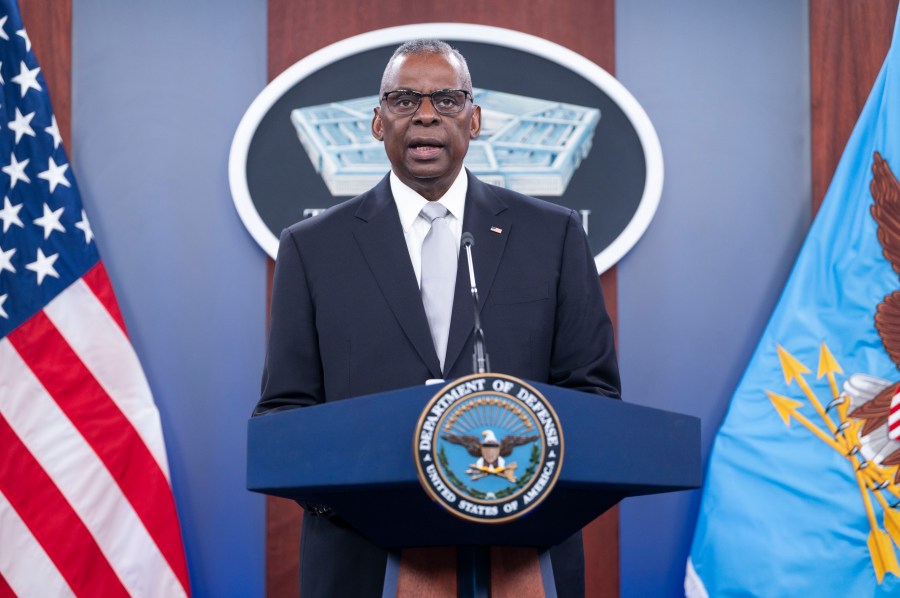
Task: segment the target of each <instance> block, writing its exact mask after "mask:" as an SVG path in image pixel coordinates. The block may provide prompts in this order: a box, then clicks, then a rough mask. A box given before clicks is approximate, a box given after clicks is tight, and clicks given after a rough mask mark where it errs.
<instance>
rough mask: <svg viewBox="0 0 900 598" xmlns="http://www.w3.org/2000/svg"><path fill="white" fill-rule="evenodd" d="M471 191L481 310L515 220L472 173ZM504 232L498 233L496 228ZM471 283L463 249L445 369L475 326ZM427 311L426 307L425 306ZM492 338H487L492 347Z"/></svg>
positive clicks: (469, 218)
mask: <svg viewBox="0 0 900 598" xmlns="http://www.w3.org/2000/svg"><path fill="white" fill-rule="evenodd" d="M468 176H469V190H468V192H467V194H466V212H465V216H464V217H463V232H469V233H472V236H473V237H474V238H475V245H474V247H472V261H473V262H474V266H475V283H476V284H477V285H478V307H479V313H480V309H481V307H482V306H483V305H484V302H485V301H486V300H487V298H488V296H489V295H490V293H491V287H492V286H493V284H494V277H495V275H496V274H497V268H498V266H499V265H500V258H501V257H502V255H503V249H504V248H505V247H506V239H507V237H508V236H509V231H510V229H511V228H512V220H511V217H510V214H509V212H508V211H507V206H506V204H505V203H504V202H503V201H502V200H501V199H500V198H499V197H498V196H497V195H496V194H495V193H494V192H493V191H492V190H491V188H490V187H488V186H487V185H486V184H484V183H482V182H481V181H480V180H478V179H477V178H475V177H474V176H473V175H472V174H471V173H468ZM498 230H499V231H500V232H496V231H498ZM471 288H472V287H471V284H470V282H469V262H468V259H467V257H466V252H465V250H462V251H460V254H459V267H458V268H457V272H456V292H455V294H454V296H453V315H452V316H451V319H450V338H449V340H448V341H447V357H446V359H445V360H444V371H445V372H449V371H451V370H452V368H453V366H454V365H455V363H456V361H457V360H458V359H459V358H460V352H461V351H462V349H463V347H464V346H465V345H466V342H467V341H468V339H469V336H470V335H471V333H472V327H473V326H474V325H475V316H474V312H473V310H474V307H473V305H472V293H471ZM423 312H424V309H423ZM490 340H491V339H490V338H487V341H488V346H490Z"/></svg>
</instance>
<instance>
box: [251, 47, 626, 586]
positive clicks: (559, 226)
mask: <svg viewBox="0 0 900 598" xmlns="http://www.w3.org/2000/svg"><path fill="white" fill-rule="evenodd" d="M480 129H481V110H480V108H479V107H478V106H477V105H475V103H474V98H473V97H472V82H471V77H470V76H469V71H468V67H467V65H466V63H465V59H464V58H463V57H462V56H461V55H460V54H459V53H458V52H457V51H456V50H453V49H451V48H450V47H449V46H447V45H446V44H444V43H443V42H436V41H429V40H425V41H423V40H417V41H415V42H408V43H406V44H404V45H403V46H401V47H400V48H398V50H397V51H396V52H395V54H394V56H393V57H392V58H391V60H390V61H389V63H388V65H387V68H386V69H385V72H384V77H383V79H382V83H381V100H380V103H379V106H378V107H376V108H375V116H374V118H373V120H372V134H373V135H374V136H375V137H376V138H377V139H379V140H381V141H383V142H384V147H385V151H386V152H387V155H388V158H389V159H390V162H391V173H390V174H389V175H388V176H386V177H385V178H384V179H383V180H382V181H381V182H380V183H379V184H378V185H376V186H375V187H374V188H373V189H371V190H369V191H368V192H366V193H364V194H362V195H360V196H358V197H356V198H354V199H351V200H349V201H347V202H344V203H342V204H340V205H337V206H334V207H333V208H331V209H329V210H327V211H326V212H324V213H322V214H320V215H318V216H315V217H314V218H311V219H308V220H304V221H302V222H300V223H297V224H295V225H293V226H291V227H290V228H288V229H287V230H285V231H284V233H283V234H282V237H281V245H280V247H279V251H278V258H277V261H276V267H275V280H274V286H273V292H272V307H271V331H270V336H269V345H268V352H267V356H266V364H265V371H264V373H263V385H262V396H261V399H260V401H259V404H258V405H257V407H256V411H255V412H254V415H260V414H263V413H267V412H270V411H273V410H279V409H284V408H293V407H298V406H308V405H314V404H316V403H321V402H323V401H336V400H341V399H347V398H350V397H354V396H359V395H366V394H371V393H376V392H381V391H387V390H392V389H397V388H403V387H409V386H415V385H419V384H422V383H424V382H425V381H426V380H428V379H434V378H445V379H451V378H454V377H458V376H462V375H466V374H470V373H472V361H471V355H472V345H473V335H472V328H473V320H474V316H473V310H472V301H471V297H470V294H469V282H468V280H469V279H468V266H467V264H466V262H465V261H464V260H463V259H462V258H461V257H459V253H458V252H459V239H460V235H461V233H462V232H463V231H466V232H470V233H471V234H472V235H473V237H474V239H475V252H476V260H475V275H476V280H477V282H478V285H479V293H480V297H481V301H482V310H481V320H482V322H483V323H484V329H485V335H486V338H487V344H488V348H489V349H490V355H491V360H492V363H491V365H492V369H493V371H497V372H503V373H506V374H511V375H514V376H519V377H521V378H525V379H529V380H534V381H539V382H546V383H550V384H557V385H560V386H565V387H568V388H573V389H577V390H581V391H585V392H591V393H595V394H599V395H606V396H609V397H614V398H618V396H619V375H618V368H617V365H616V357H615V349H614V344H613V331H612V326H611V323H610V320H609V317H608V316H607V313H606V309H605V307H604V303H603V296H602V294H601V290H600V284H599V280H598V276H597V270H596V267H595V265H594V260H593V257H592V255H591V251H590V249H589V247H588V243H587V239H586V237H585V234H584V231H583V229H582V227H581V224H580V222H579V220H578V217H577V216H576V215H575V213H574V212H573V211H572V210H569V209H565V208H561V207H559V206H556V205H553V204H549V203H546V202H543V201H540V200H537V199H534V198H530V197H527V196H524V195H521V194H519V193H515V192H512V191H509V190H505V189H501V188H498V187H494V186H491V185H487V184H484V183H482V182H481V181H479V180H478V179H477V178H475V177H474V176H472V175H471V174H469V173H468V172H467V171H466V170H465V169H463V167H462V163H463V159H464V157H465V155H466V151H467V149H468V146H469V140H470V139H474V138H475V137H477V136H478V133H479V131H480ZM434 203H439V204H441V206H442V207H441V208H440V210H439V211H440V212H442V213H443V212H446V214H445V215H443V216H440V217H439V218H443V219H444V222H443V223H441V226H442V227H444V228H443V230H444V233H442V234H446V235H449V238H450V239H452V240H454V241H455V246H453V247H452V248H451V250H452V251H455V252H457V253H456V256H454V258H455V259H453V260H452V261H453V262H454V263H453V264H452V265H451V266H450V267H447V268H441V270H440V272H438V274H439V275H440V276H443V277H444V278H445V279H449V281H448V282H449V286H448V287H447V288H448V289H449V291H447V293H449V294H450V295H452V310H451V309H448V310H447V312H446V313H447V317H443V316H441V315H439V311H440V309H439V308H435V307H433V306H432V305H429V299H428V298H424V299H423V295H425V294H427V293H426V289H425V287H426V286H429V285H431V284H433V283H432V282H431V280H432V279H433V278H434V272H433V271H432V270H433V268H432V269H431V270H430V269H429V265H430V264H431V263H432V262H431V258H430V257H429V256H430V253H429V251H430V250H428V249H423V245H426V246H427V244H428V240H427V238H428V236H429V234H432V233H433V231H432V229H435V230H437V226H438V225H437V220H435V224H432V223H431V222H430V221H429V219H430V218H429V217H425V216H424V213H423V214H420V211H422V208H423V207H424V206H427V205H428V204H434ZM445 208H446V209H445ZM427 211H428V210H425V212H427ZM454 270H455V271H454ZM440 276H439V277H440ZM454 281H455V287H454ZM454 289H455V290H454ZM448 299H449V298H448ZM447 305H448V306H449V305H450V304H449V303H448V304H447ZM435 313H438V315H435ZM447 320H449V321H447ZM410 433H411V432H410ZM310 458H315V456H314V455H311V456H310ZM307 515H308V516H306V517H304V518H303V531H302V544H301V594H302V595H303V596H304V598H309V597H311V596H362V595H372V596H380V595H381V586H382V582H383V579H384V572H385V565H386V558H387V557H386V552H385V551H384V550H382V549H380V548H378V547H376V546H374V545H372V544H371V543H369V542H368V541H367V540H365V539H364V538H362V537H361V536H359V535H358V534H357V533H356V532H354V531H353V530H352V529H350V528H349V527H347V526H346V524H344V522H343V521H342V520H341V519H340V516H339V514H334V513H327V512H326V513H325V514H323V515H319V516H316V515H311V513H310V512H309V511H307ZM551 559H552V561H553V568H554V574H555V577H556V583H557V588H558V589H559V593H560V596H570V595H579V594H583V592H584V581H583V556H582V552H581V537H580V534H576V536H573V538H572V539H570V540H569V541H567V542H564V543H563V544H562V545H561V546H560V547H557V548H555V549H553V550H552V551H551Z"/></svg>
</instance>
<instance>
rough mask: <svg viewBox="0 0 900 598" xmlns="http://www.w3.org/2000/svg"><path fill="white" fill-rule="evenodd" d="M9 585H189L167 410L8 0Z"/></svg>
mask: <svg viewBox="0 0 900 598" xmlns="http://www.w3.org/2000/svg"><path fill="white" fill-rule="evenodd" d="M0 227H2V228H0V596H8V595H20V596H67V595H77V596H119V595H123V596H124V595H132V596H183V595H189V594H190V585H189V582H188V573H187V566H186V564H185V558H184V548H183V546H182V541H181V531H180V528H179V525H178V519H177V516H176V512H175V502H174V500H173V497H172V490H171V485H170V479H169V468H168V463H167V460H166V450H165V445H164V443H163V437H162V430H161V427H160V421H159V413H158V412H157V410H156V406H155V405H154V403H153V397H152V396H151V394H150V388H149V386H148V384H147V380H146V378H145V377H144V373H143V371H142V370H141V366H140V363H139V362H138V359H137V356H136V355H135V352H134V349H133V348H132V346H131V343H130V341H129V340H128V336H127V333H126V330H125V324H124V322H123V320H122V316H121V314H120V312H119V308H118V305H117V303H116V299H115V297H114V295H113V291H112V287H111V286H110V282H109V279H108V277H107V274H106V270H105V269H104V267H103V263H102V262H101V261H100V256H99V254H98V253H97V247H96V242H95V239H94V234H93V232H92V231H91V226H90V223H89V221H88V217H87V215H86V214H85V212H84V209H83V208H82V205H81V199H80V198H79V194H78V189H77V187H76V185H75V179H74V177H73V175H72V171H71V169H70V168H69V162H68V159H67V158H66V153H65V151H64V149H63V146H62V143H61V138H60V135H59V130H58V127H57V124H56V119H55V117H54V116H53V113H52V111H51V107H50V100H49V96H48V94H47V86H46V83H45V81H44V77H43V75H42V74H41V69H40V68H39V66H38V64H37V61H36V59H35V56H34V53H33V52H32V49H31V42H30V40H29V39H28V34H27V33H26V31H25V29H24V27H23V26H22V21H21V18H20V16H19V11H18V7H17V6H16V3H15V1H14V0H0Z"/></svg>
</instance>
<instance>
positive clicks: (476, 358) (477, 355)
mask: <svg viewBox="0 0 900 598" xmlns="http://www.w3.org/2000/svg"><path fill="white" fill-rule="evenodd" d="M460 241H461V242H462V246H463V247H465V249H466V257H467V258H468V262H469V282H470V283H471V285H472V302H473V304H474V307H475V335H474V336H475V350H474V352H473V354H472V369H473V370H474V371H475V373H476V374H486V373H487V372H490V371H491V360H490V357H488V354H487V351H486V350H485V348H484V330H483V329H482V328H481V317H480V316H479V315H478V286H477V285H476V284H475V268H474V267H473V266H472V246H474V245H475V237H473V236H472V233H463V234H462V237H461V238H460Z"/></svg>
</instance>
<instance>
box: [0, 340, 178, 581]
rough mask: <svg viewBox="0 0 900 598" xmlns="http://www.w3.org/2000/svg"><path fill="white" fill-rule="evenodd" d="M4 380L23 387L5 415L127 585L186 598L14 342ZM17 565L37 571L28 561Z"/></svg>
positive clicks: (5, 400)
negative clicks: (16, 349) (31, 567)
mask: <svg viewBox="0 0 900 598" xmlns="http://www.w3.org/2000/svg"><path fill="white" fill-rule="evenodd" d="M0 379H2V380H15V381H16V384H15V385H13V386H12V387H11V388H9V389H7V390H6V391H4V392H3V393H2V394H0V414H2V415H3V416H4V417H5V418H6V420H7V421H8V422H9V425H10V426H11V427H12V428H13V429H14V430H15V432H16V434H17V435H18V436H19V438H20V439H21V440H22V443H23V444H24V445H25V446H26V447H27V448H28V451H29V452H30V453H31V454H32V455H33V456H34V458H35V460H36V461H37V462H38V463H39V464H40V466H41V467H42V468H43V469H44V471H45V472H46V473H47V475H48V476H50V478H51V479H52V480H53V482H54V484H55V485H56V487H57V488H58V489H59V491H60V492H61V493H62V495H63V496H64V497H65V498H66V500H67V501H68V502H69V504H70V505H71V506H72V508H73V510H74V511H75V513H76V514H77V515H78V517H79V518H80V519H81V521H82V522H83V523H84V525H85V526H86V527H87V528H88V530H89V531H90V532H91V535H92V536H93V537H94V539H95V540H96V542H97V545H98V546H99V547H100V550H101V551H102V552H103V554H104V555H105V556H106V559H107V561H108V562H109V564H110V566H111V567H112V568H113V570H114V571H115V572H116V574H117V575H118V577H119V579H120V580H121V581H122V584H123V585H124V586H125V587H126V588H127V589H128V591H129V592H130V593H131V594H133V595H136V596H183V595H184V589H183V588H182V586H181V584H180V583H179V581H178V579H177V578H176V577H175V574H174V572H173V571H172V569H171V568H170V567H169V565H168V563H167V562H166V560H165V559H164V558H163V556H162V554H161V553H160V551H159V548H158V547H157V546H156V544H155V543H154V542H153V539H152V538H151V537H150V535H149V534H148V533H147V530H146V529H145V528H144V526H143V524H142V523H141V520H140V519H139V518H138V516H137V514H136V513H135V511H134V509H133V508H132V506H131V504H130V503H129V502H128V500H127V499H126V498H125V496H124V495H123V494H122V491H121V489H120V488H119V486H118V484H117V483H116V481H115V480H114V479H113V478H112V476H111V475H110V473H109V471H108V470H107V469H106V468H105V467H104V465H103V463H102V462H101V461H100V459H99V458H98V457H97V454H96V453H95V452H94V451H93V449H92V448H91V447H90V445H88V443H87V442H86V441H85V440H84V438H83V437H82V436H81V435H80V434H79V433H78V431H77V430H76V429H75V428H74V426H72V423H71V422H70V421H69V419H68V418H67V417H66V416H65V414H64V413H63V412H62V410H61V409H60V408H59V406H58V405H57V404H56V402H55V401H54V400H53V398H52V397H51V396H50V395H48V394H47V392H46V390H45V389H44V388H43V386H42V385H41V383H40V382H39V381H38V380H37V379H36V378H35V377H34V374H33V373H32V372H31V370H30V369H29V368H28V366H27V365H26V364H25V363H24V362H23V361H22V359H21V357H20V356H19V354H18V353H17V352H16V351H15V349H14V348H13V346H12V344H11V343H10V342H9V340H7V339H2V340H0ZM60 533H63V534H64V533H65V532H64V530H60ZM2 534H3V541H0V544H2V545H3V546H7V544H6V542H5V535H6V530H5V529H4V530H3V532H2ZM16 564H17V567H22V568H23V569H24V570H25V571H29V570H30V565H29V564H28V563H26V562H24V561H21V562H19V559H17V563H16ZM42 594H43V593H42ZM45 595H50V594H45Z"/></svg>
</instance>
